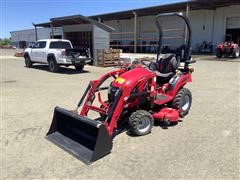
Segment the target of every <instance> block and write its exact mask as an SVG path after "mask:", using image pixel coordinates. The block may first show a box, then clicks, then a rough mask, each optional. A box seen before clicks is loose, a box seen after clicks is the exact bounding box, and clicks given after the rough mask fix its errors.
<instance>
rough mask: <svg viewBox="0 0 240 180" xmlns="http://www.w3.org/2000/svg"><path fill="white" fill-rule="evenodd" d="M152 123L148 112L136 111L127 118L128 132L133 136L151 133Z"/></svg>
mask: <svg viewBox="0 0 240 180" xmlns="http://www.w3.org/2000/svg"><path fill="white" fill-rule="evenodd" d="M153 123H154V120H153V117H152V115H151V114H150V113H149V112H147V111H145V110H137V111H135V112H133V113H132V114H131V116H130V117H129V121H128V125H129V131H130V132H131V134H133V135H137V136H143V135H146V134H148V133H150V132H151V130H152V127H153Z"/></svg>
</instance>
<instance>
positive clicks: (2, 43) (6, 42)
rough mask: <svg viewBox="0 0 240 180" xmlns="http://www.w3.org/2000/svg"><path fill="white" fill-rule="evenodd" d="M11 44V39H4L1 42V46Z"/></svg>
mask: <svg viewBox="0 0 240 180" xmlns="http://www.w3.org/2000/svg"><path fill="white" fill-rule="evenodd" d="M10 44H11V40H10V39H9V38H4V39H1V40H0V45H2V46H3V45H10Z"/></svg>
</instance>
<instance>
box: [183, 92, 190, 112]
mask: <svg viewBox="0 0 240 180" xmlns="http://www.w3.org/2000/svg"><path fill="white" fill-rule="evenodd" d="M189 106H190V97H189V96H187V95H186V96H185V97H184V100H183V105H182V110H183V111H186V110H187V109H188V108H189Z"/></svg>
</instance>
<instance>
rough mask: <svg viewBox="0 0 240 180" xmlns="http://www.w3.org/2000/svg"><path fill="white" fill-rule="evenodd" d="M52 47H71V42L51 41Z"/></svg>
mask: <svg viewBox="0 0 240 180" xmlns="http://www.w3.org/2000/svg"><path fill="white" fill-rule="evenodd" d="M49 48H50V49H71V48H72V47H71V44H70V43H69V42H64V41H54V42H50V45H49Z"/></svg>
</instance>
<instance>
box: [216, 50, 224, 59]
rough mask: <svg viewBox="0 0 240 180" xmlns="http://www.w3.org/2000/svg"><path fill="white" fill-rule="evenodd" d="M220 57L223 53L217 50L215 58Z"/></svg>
mask: <svg viewBox="0 0 240 180" xmlns="http://www.w3.org/2000/svg"><path fill="white" fill-rule="evenodd" d="M222 55H223V53H222V51H221V49H219V48H218V49H217V54H216V56H217V58H222Z"/></svg>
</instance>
